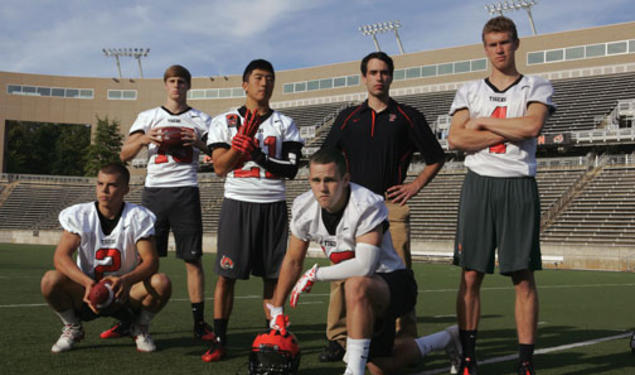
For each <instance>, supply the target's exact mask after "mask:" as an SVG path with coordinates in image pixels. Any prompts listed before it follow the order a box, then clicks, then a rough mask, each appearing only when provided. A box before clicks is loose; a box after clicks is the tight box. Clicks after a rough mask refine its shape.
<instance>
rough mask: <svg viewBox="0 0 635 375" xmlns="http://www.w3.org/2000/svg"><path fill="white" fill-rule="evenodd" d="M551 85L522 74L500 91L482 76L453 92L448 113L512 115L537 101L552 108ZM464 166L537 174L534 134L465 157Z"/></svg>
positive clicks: (486, 172)
mask: <svg viewBox="0 0 635 375" xmlns="http://www.w3.org/2000/svg"><path fill="white" fill-rule="evenodd" d="M552 95H553V88H552V87H551V83H550V82H549V81H547V80H546V79H544V78H542V77H538V76H530V77H528V76H521V77H520V78H519V79H518V80H517V81H516V82H515V83H514V84H512V85H511V86H510V87H508V88H507V89H506V90H505V91H499V90H498V89H496V87H494V86H493V85H491V84H490V83H489V81H488V80H486V79H482V80H479V81H474V82H470V83H467V84H465V85H463V86H462V87H461V88H460V89H459V90H457V92H456V96H455V97H454V101H453V102H452V106H451V108H450V115H453V114H454V113H455V112H456V111H458V110H460V109H464V108H466V109H468V110H469V112H470V118H476V117H498V118H514V117H522V116H525V115H526V114H527V106H528V105H529V104H530V103H532V102H539V103H543V104H545V105H546V106H547V107H549V111H550V113H552V112H553V111H554V110H555V105H554V104H553V102H552V100H551V97H552ZM465 166H466V167H467V168H469V169H471V170H472V171H474V172H476V173H478V174H479V175H482V176H490V177H521V176H535V175H536V138H530V139H524V140H522V141H517V142H511V141H509V142H504V143H502V144H499V145H495V146H492V147H488V148H485V149H482V150H480V151H477V152H473V153H469V154H467V156H466V157H465Z"/></svg>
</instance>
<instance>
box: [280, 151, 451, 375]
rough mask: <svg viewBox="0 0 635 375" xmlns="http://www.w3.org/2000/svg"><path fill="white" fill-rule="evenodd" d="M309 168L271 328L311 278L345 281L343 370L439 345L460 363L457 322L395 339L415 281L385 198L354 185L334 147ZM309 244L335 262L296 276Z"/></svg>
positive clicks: (392, 369)
mask: <svg viewBox="0 0 635 375" xmlns="http://www.w3.org/2000/svg"><path fill="white" fill-rule="evenodd" d="M309 169H310V176H309V181H310V184H311V191H308V192H306V193H304V194H302V195H300V196H299V197H298V198H296V199H295V201H294V202H293V208H292V211H291V212H292V218H291V224H290V227H291V233H292V234H291V240H290V243H289V248H288V250H287V253H286V255H285V257H284V261H283V263H282V269H281V271H280V279H279V281H278V285H277V288H276V291H275V294H274V297H273V301H272V305H270V306H269V308H270V310H271V316H272V320H271V328H274V329H281V330H282V329H285V327H286V325H287V323H288V318H287V317H286V316H284V315H283V308H282V306H283V305H284V302H285V300H286V298H287V296H288V295H289V293H291V299H290V305H291V306H292V307H295V306H296V305H297V303H298V298H299V297H300V294H301V293H302V292H309V291H310V289H311V286H312V285H313V283H314V282H315V281H333V280H345V282H344V290H345V293H344V294H345V300H346V313H347V316H346V329H347V341H346V350H347V352H346V356H345V361H347V367H346V372H345V374H353V375H361V374H364V371H365V368H366V365H367V364H368V368H369V370H370V371H371V373H373V374H390V373H396V372H398V371H399V369H400V368H403V367H405V366H408V365H411V364H414V363H417V362H418V361H419V360H421V359H422V358H423V356H425V355H426V354H427V353H428V352H430V351H432V350H440V349H444V348H445V349H446V350H448V352H449V353H451V358H452V360H453V363H455V362H456V361H458V360H459V358H460V351H461V349H460V346H459V342H458V331H457V329H456V326H454V327H450V328H448V329H446V330H445V331H441V332H438V333H435V334H433V335H430V336H426V337H420V338H417V339H412V338H397V339H396V340H395V319H396V318H397V317H398V316H400V315H402V314H403V313H405V312H407V311H411V310H412V309H413V308H414V306H415V304H416V302H417V284H416V281H415V279H414V275H413V273H412V270H410V269H406V267H405V265H404V263H403V261H402V260H401V259H400V258H399V256H398V255H397V252H396V251H395V250H394V248H393V245H392V239H391V237H390V232H388V230H387V229H388V221H387V220H388V210H387V208H386V205H385V204H384V200H383V197H381V196H380V195H377V194H375V193H373V192H372V191H370V190H368V189H366V188H364V187H362V186H360V185H357V184H354V183H351V182H350V175H349V174H348V172H347V171H346V161H345V159H344V156H343V155H342V154H341V153H340V152H339V151H336V150H334V149H327V148H324V149H321V150H320V151H318V152H317V153H315V154H314V155H313V156H311V158H310V165H309ZM311 241H314V242H317V243H318V244H320V245H321V246H322V248H323V249H324V251H325V252H326V255H327V256H328V257H329V259H331V261H332V262H333V263H335V264H334V265H332V266H329V267H318V265H317V264H316V265H314V266H313V267H312V268H311V269H309V270H308V271H307V272H305V273H304V275H302V277H300V278H299V279H298V277H299V276H300V274H301V272H302V266H303V262H304V258H305V256H306V253H307V249H308V247H309V243H310V242H311ZM294 284H295V286H294Z"/></svg>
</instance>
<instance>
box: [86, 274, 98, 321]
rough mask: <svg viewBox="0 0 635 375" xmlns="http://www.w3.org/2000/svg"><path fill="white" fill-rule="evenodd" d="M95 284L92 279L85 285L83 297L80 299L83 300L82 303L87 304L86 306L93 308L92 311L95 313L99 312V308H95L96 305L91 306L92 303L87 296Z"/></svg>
mask: <svg viewBox="0 0 635 375" xmlns="http://www.w3.org/2000/svg"><path fill="white" fill-rule="evenodd" d="M95 285H97V283H96V282H95V281H94V280H93V282H92V283H90V284H88V285H86V287H85V289H86V290H85V291H84V298H83V299H82V301H84V303H86V305H88V307H89V308H90V309H91V310H93V312H94V313H95V314H99V309H98V308H97V306H93V303H92V302H90V299H89V298H88V296H89V295H90V291H91V289H93V287H94V286H95Z"/></svg>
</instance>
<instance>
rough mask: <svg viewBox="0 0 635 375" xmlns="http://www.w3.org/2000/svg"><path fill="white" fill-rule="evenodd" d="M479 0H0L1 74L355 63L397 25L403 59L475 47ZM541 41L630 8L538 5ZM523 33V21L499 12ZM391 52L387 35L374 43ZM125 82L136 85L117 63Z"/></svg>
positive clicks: (633, 13)
mask: <svg viewBox="0 0 635 375" xmlns="http://www.w3.org/2000/svg"><path fill="white" fill-rule="evenodd" d="M488 2H490V3H492V2H494V1H482V0H436V1H432V0H390V1H384V0H378V1H372V0H231V1H229V0H227V1H220V0H208V1H188V0H181V1H164V0H154V1H134V0H129V1H123V0H102V1H92V0H84V1H80V0H58V1H56V0H33V1H31V0H2V2H1V3H0V51H2V54H1V58H0V71H10V72H23V73H40V74H55V75H70V76H97V77H114V76H116V75H117V70H116V66H115V62H114V59H113V58H107V57H105V56H104V55H103V53H102V48H123V47H145V48H150V49H151V51H150V55H149V56H148V57H146V58H144V59H143V60H142V63H143V70H144V75H145V77H146V78H150V77H160V76H162V74H163V71H164V69H165V68H166V67H167V66H169V65H171V64H175V63H179V64H182V65H184V66H186V67H188V68H189V69H190V71H191V72H192V74H193V75H194V76H210V75H214V76H215V75H227V74H240V73H241V72H242V70H243V68H244V66H245V65H246V64H247V62H249V60H251V59H253V58H266V59H268V60H270V61H271V62H272V63H273V64H274V66H275V67H276V69H277V70H285V69H295V68H302V67H308V66H315V65H326V64H332V63H338V62H343V61H352V60H359V59H360V58H361V57H363V56H364V55H365V54H366V53H368V52H370V51H372V50H373V49H374V46H373V44H372V40H371V39H370V37H365V36H363V35H361V33H360V32H359V31H358V30H357V28H358V27H359V26H361V25H364V24H371V23H375V22H383V21H389V20H400V21H401V24H402V27H401V28H400V29H399V34H400V36H401V39H402V42H403V45H404V48H405V50H406V52H416V51H421V50H430V49H438V48H444V47H452V46H459V45H466V44H473V43H477V42H479V38H480V35H479V32H480V29H481V27H482V25H483V24H484V23H485V21H486V20H487V19H488V18H489V14H488V13H487V12H486V11H485V9H484V4H486V3H488ZM532 13H533V16H534V20H535V23H536V28H537V31H538V33H539V34H544V33H552V32H558V31H566V30H573V29H579V28H585V27H592V26H600V25H607V24H613V23H621V22H629V21H633V20H635V3H634V2H633V0H602V1H599V0H538V4H537V5H536V6H534V7H533V10H532ZM507 15H508V16H509V17H511V18H512V19H513V20H514V21H515V22H516V23H517V25H518V29H519V34H520V36H521V38H522V36H527V35H531V29H530V26H529V22H528V18H527V13H526V12H525V11H516V12H512V13H508V14H507ZM378 39H379V43H380V45H381V47H382V49H383V50H384V51H386V52H388V53H389V54H398V53H399V51H398V48H397V44H396V42H395V39H394V36H393V34H392V33H390V34H382V35H379V36H378ZM121 65H122V71H123V75H124V76H125V77H131V78H134V77H138V69H137V64H136V61H135V60H134V59H132V58H123V59H122V61H121Z"/></svg>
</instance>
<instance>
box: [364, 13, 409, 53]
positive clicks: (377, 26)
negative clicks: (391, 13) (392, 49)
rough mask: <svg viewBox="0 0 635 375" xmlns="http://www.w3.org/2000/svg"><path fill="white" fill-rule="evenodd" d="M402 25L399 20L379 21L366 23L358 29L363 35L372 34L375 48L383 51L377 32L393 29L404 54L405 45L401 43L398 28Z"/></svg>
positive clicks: (400, 49) (400, 50)
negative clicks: (370, 23) (376, 35)
mask: <svg viewBox="0 0 635 375" xmlns="http://www.w3.org/2000/svg"><path fill="white" fill-rule="evenodd" d="M400 27H401V23H400V22H399V21H398V20H397V21H388V22H379V23H374V24H372V25H364V26H360V27H359V28H358V29H359V31H360V32H361V33H362V34H363V35H370V36H372V37H373V42H374V43H375V49H377V51H381V49H380V48H379V42H377V37H375V34H378V33H385V32H388V31H393V32H394V33H395V39H397V45H398V46H399V52H400V53H401V54H402V55H403V54H404V53H405V52H404V50H403V45H402V44H401V39H400V38H399V32H398V31H397V29H399V28H400Z"/></svg>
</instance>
